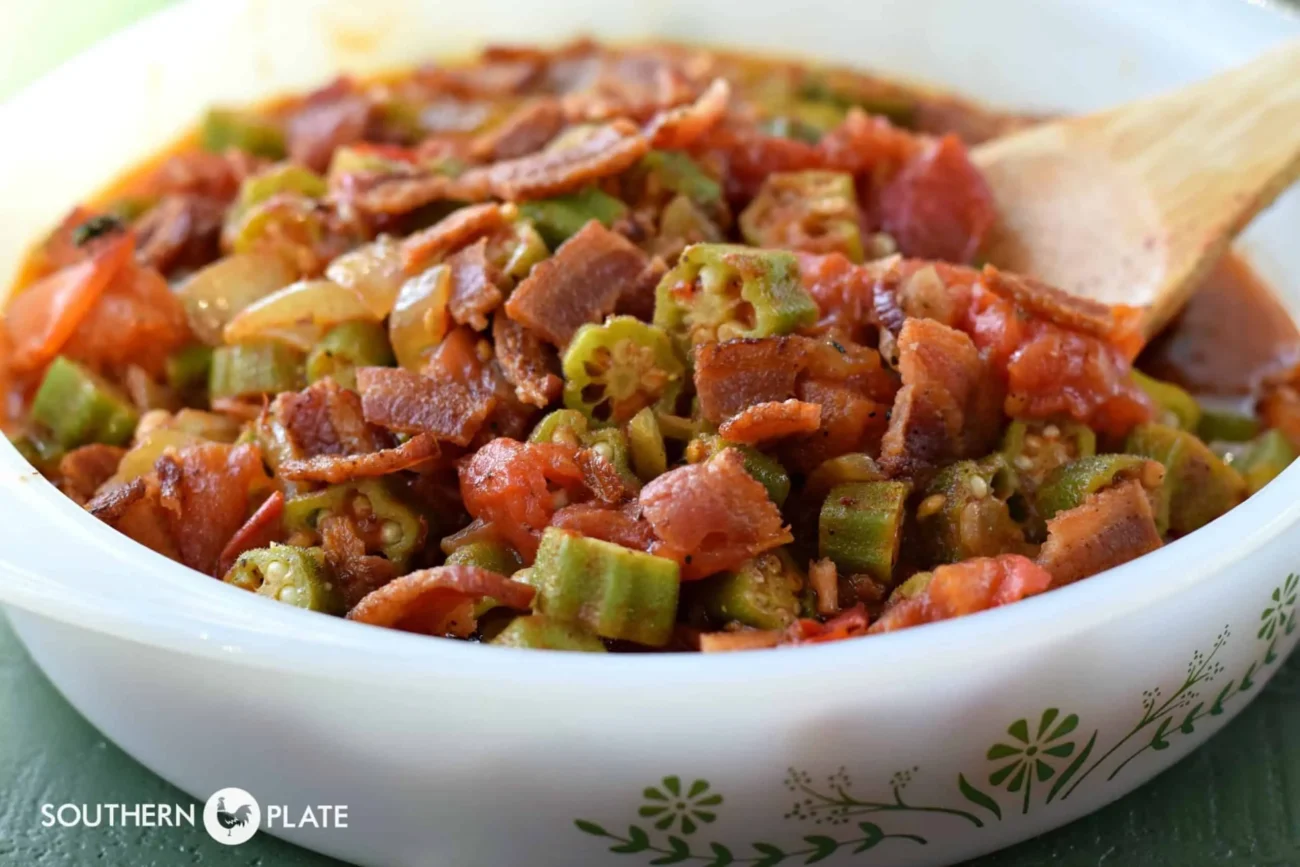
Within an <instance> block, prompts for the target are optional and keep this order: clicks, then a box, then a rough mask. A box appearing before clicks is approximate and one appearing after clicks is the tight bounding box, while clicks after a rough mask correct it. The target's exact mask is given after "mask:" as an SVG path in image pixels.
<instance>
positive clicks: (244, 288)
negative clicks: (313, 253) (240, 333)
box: [176, 253, 298, 346]
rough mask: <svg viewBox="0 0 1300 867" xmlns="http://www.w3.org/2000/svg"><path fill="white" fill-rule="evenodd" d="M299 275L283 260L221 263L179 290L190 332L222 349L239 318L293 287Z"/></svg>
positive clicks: (247, 258) (258, 257) (248, 258)
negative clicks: (225, 332)
mask: <svg viewBox="0 0 1300 867" xmlns="http://www.w3.org/2000/svg"><path fill="white" fill-rule="evenodd" d="M297 276H298V275H297V274H296V273H294V270H293V268H291V267H290V266H289V264H288V263H287V262H285V261H284V260H283V259H282V258H280V257H279V256H276V255H273V254H267V253H241V254H237V255H234V256H227V257H225V258H224V259H218V260H217V261H216V262H213V263H212V264H211V265H209V266H208V267H206V268H204V269H203V270H202V271H199V272H197V273H196V274H195V275H194V276H193V277H191V278H190V279H189V280H188V281H187V282H186V283H185V285H184V286H182V287H181V288H180V289H179V290H177V292H176V294H177V296H179V297H180V299H181V303H182V304H184V305H185V315H186V317H187V318H188V319H189V322H190V329H191V330H192V331H193V332H194V334H195V336H197V337H198V338H199V339H200V340H202V341H203V342H204V343H206V344H208V345H209V346H219V345H221V332H222V330H223V329H224V328H225V327H226V323H228V322H229V321H230V320H231V319H233V318H234V316H235V314H237V313H239V312H240V311H241V310H243V309H244V308H245V307H247V306H248V305H250V304H252V303H253V302H254V301H258V300H260V299H262V298H265V297H266V296H267V295H270V294H271V293H272V292H275V291H277V290H279V289H283V288H284V287H285V286H287V285H288V284H290V283H292V282H293V280H294V279H295V278H296V277H297Z"/></svg>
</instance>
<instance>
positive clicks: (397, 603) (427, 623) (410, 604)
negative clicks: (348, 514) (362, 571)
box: [348, 566, 537, 638]
mask: <svg viewBox="0 0 1300 867" xmlns="http://www.w3.org/2000/svg"><path fill="white" fill-rule="evenodd" d="M536 592H537V591H536V590H535V589H534V588H532V587H530V586H529V585H527V584H524V583H521V582H519V581H511V580H510V579H509V578H507V577H505V576H504V575H498V574H497V573H495V572H489V571H488V570H486V569H480V568H478V567H477V566H439V567H438V568H436V569H423V570H421V571H419V572H412V573H410V574H409V575H403V576H402V577H401V578H398V579H396V580H394V581H392V582H390V583H388V584H386V585H385V586H383V587H381V588H380V589H378V590H375V591H373V592H371V593H370V594H368V595H367V596H366V597H365V598H364V599H362V600H361V601H360V602H358V603H357V605H356V606H355V607H354V608H353V609H352V610H351V611H349V612H348V619H349V620H353V621H356V622H357V623H369V624H370V625H371V626H386V627H388V628H390V629H401V630H403V631H405V632H418V633H420V634H421V635H447V634H448V633H454V634H455V635H456V636H457V637H461V638H464V637H468V635H469V634H470V633H472V632H473V630H474V618H473V614H472V612H469V613H468V614H467V612H466V611H465V610H464V609H465V608H467V607H469V605H470V604H472V603H474V602H478V601H480V600H482V599H485V598H487V597H489V596H490V597H491V598H493V599H495V600H496V601H497V602H499V603H500V604H502V605H504V606H506V607H507V608H515V609H518V610H527V609H528V607H529V606H530V605H531V604H532V601H533V596H534V595H535V594H536ZM466 621H468V622H466Z"/></svg>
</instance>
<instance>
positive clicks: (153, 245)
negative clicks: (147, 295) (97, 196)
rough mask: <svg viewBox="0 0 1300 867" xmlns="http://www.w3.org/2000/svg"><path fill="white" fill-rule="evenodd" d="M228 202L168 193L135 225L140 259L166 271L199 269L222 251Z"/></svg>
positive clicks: (164, 272) (145, 263)
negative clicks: (222, 228) (222, 236)
mask: <svg viewBox="0 0 1300 867" xmlns="http://www.w3.org/2000/svg"><path fill="white" fill-rule="evenodd" d="M225 214H226V203H225V202H224V201H222V200H220V199H214V198H210V197H208V196H196V195H192V194H190V195H185V194H182V195H170V196H164V197H163V198H162V200H161V201H159V202H158V204H156V205H154V206H153V207H152V208H150V209H149V210H148V211H146V212H145V213H144V215H143V216H141V217H140V219H139V220H137V221H136V222H135V225H134V226H133V227H132V228H133V229H134V231H135V234H136V239H137V243H138V245H139V249H138V250H137V251H136V254H135V256H136V261H138V262H139V263H140V264H142V265H145V266H147V267H150V268H156V269H157V270H158V271H160V272H162V273H163V274H167V273H170V272H171V271H172V270H173V269H190V270H193V269H196V268H201V267H203V266H204V265H207V264H208V263H209V262H212V261H214V260H215V259H216V258H217V257H218V256H220V255H221V226H222V222H223V221H224V219H225Z"/></svg>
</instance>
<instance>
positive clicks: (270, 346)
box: [208, 340, 303, 399]
mask: <svg viewBox="0 0 1300 867" xmlns="http://www.w3.org/2000/svg"><path fill="white" fill-rule="evenodd" d="M302 387H303V354H302V353H301V352H299V351H298V350H296V349H294V348H293V347H291V346H288V345H286V344H284V343H281V342H279V341H278V340H250V341H247V342H245V343H236V344H234V345H233V346H221V347H218V348H217V349H215V350H213V352H212V369H211V370H210V371H209V374H208V394H209V396H211V397H212V398H213V399H217V398H240V397H257V396H260V395H264V394H279V393H280V392H282V391H297V390H298V389H300V388H302Z"/></svg>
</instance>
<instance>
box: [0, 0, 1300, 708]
mask: <svg viewBox="0 0 1300 867" xmlns="http://www.w3.org/2000/svg"><path fill="white" fill-rule="evenodd" d="M205 2H208V0H187V2H182V3H178V4H176V5H175V6H171V7H168V8H165V9H162V10H160V11H158V12H155V13H154V14H152V15H149V16H147V17H145V18H143V19H141V20H139V21H137V22H135V23H134V24H132V25H130V26H128V27H127V28H124V29H123V30H121V31H119V32H117V33H115V34H113V35H112V36H110V37H108V38H107V39H105V40H103V41H102V42H100V43H98V44H96V45H95V46H93V47H92V48H90V49H89V50H87V51H86V52H83V53H82V54H79V55H77V56H76V57H74V58H72V59H71V60H69V61H68V62H66V63H65V64H63V65H61V66H60V67H58V68H57V69H55V70H54V71H53V72H51V73H49V74H47V75H46V76H44V77H43V78H41V79H39V80H38V81H37V82H35V83H34V84H32V85H30V86H28V87H27V88H25V89H24V90H22V91H20V92H19V93H18V94H17V95H15V96H14V97H12V98H11V99H10V100H8V101H7V102H5V103H4V104H0V127H5V128H15V127H14V122H15V121H16V119H17V118H20V117H22V116H24V115H28V116H30V114H31V113H32V112H33V109H34V108H35V107H36V106H38V105H40V104H41V100H42V97H43V95H44V94H45V93H46V92H47V91H48V92H52V91H53V88H54V84H53V82H56V81H57V80H62V79H68V78H71V79H81V78H85V77H86V76H87V75H88V74H90V71H91V70H92V69H93V68H94V66H95V65H96V63H97V62H100V59H101V58H105V57H114V56H117V55H119V54H121V53H122V50H123V47H124V46H127V45H130V44H134V43H140V42H141V41H142V40H147V39H148V38H150V35H151V34H152V33H153V32H155V31H159V32H161V31H163V30H164V29H168V28H170V27H173V26H174V25H173V24H172V20H173V19H176V20H177V21H182V20H184V17H185V15H186V14H187V13H188V11H189V10H190V9H191V8H193V7H197V6H199V5H202V4H204V3H205ZM1247 7H1254V8H1256V9H1259V8H1263V9H1265V10H1267V11H1269V12H1271V13H1277V15H1278V19H1279V20H1278V22H1277V23H1278V24H1285V28H1284V29H1285V30H1287V31H1289V32H1292V33H1300V14H1297V11H1296V10H1295V9H1292V8H1289V7H1286V6H1283V5H1282V4H1281V3H1279V2H1277V0H1238V2H1235V3H1233V4H1223V14H1225V15H1228V14H1234V13H1235V12H1236V11H1238V10H1240V9H1244V8H1247ZM976 98H978V95H976ZM7 122H8V123H7ZM34 476H35V477H34ZM20 510H30V512H23V514H26V515H28V519H29V520H33V519H34V520H44V521H45V522H46V523H45V524H44V525H43V527H44V530H45V532H46V533H47V534H48V535H49V536H51V537H52V536H53V535H56V534H59V533H61V532H63V531H66V534H67V537H68V539H67V541H66V545H67V549H66V550H63V551H61V552H60V556H64V557H71V558H72V559H73V560H80V561H81V566H80V568H81V569H83V570H84V569H85V566H86V564H89V563H92V562H96V563H101V562H102V563H103V564H107V565H108V571H109V573H110V574H111V575H112V577H113V578H114V579H115V580H114V581H113V582H112V584H111V587H112V590H113V593H111V594H110V593H106V592H104V589H103V586H109V585H103V586H97V585H95V584H91V583H89V582H88V581H87V580H86V577H85V575H84V574H82V575H73V576H61V577H60V578H58V579H55V580H51V579H50V578H49V577H48V575H46V574H42V572H41V565H40V563H39V560H40V556H39V554H38V553H37V552H34V551H31V550H29V549H30V548H32V547H34V546H32V545H30V544H29V545H26V546H23V545H22V544H21V543H18V544H15V542H16V541H17V540H18V539H19V538H20V536H19V535H18V534H16V533H14V532H13V531H12V530H11V529H10V528H8V527H7V526H6V525H5V522H2V521H0V540H6V539H7V540H9V541H8V543H7V544H5V545H3V546H0V606H7V605H12V606H16V607H18V608H22V609H25V610H28V611H31V612H33V613H36V614H38V615H41V616H44V617H47V618H50V619H52V620H56V621H60V622H63V623H67V624H70V625H73V626H76V627H78V628H82V629H89V630H93V631H96V632H100V633H107V634H110V635H113V636H116V637H119V638H122V639H124V640H127V641H131V642H136V643H142V644H148V645H153V646H161V647H165V648H167V649H170V650H173V651H176V652H180V653H187V654H195V655H202V656H208V657H217V658H221V659H225V660H227V661H229V662H230V663H233V664H240V665H249V666H255V667H259V668H272V669H295V670H298V671H300V672H301V671H303V670H304V669H308V670H309V671H312V672H313V673H316V674H319V673H320V672H321V671H327V672H328V673H329V676H330V677H331V678H348V679H363V678H364V679H371V678H373V677H374V676H375V672H376V665H375V659H376V658H382V660H383V670H384V672H385V674H386V675H388V676H392V675H393V674H411V673H418V674H422V675H426V676H427V675H428V674H429V672H430V671H431V670H436V671H437V673H438V678H441V679H446V678H474V679H481V678H482V677H484V676H485V675H487V676H492V677H494V678H497V679H498V681H499V682H509V681H525V680H526V681H531V682H541V683H550V684H558V683H561V682H567V683H579V684H592V685H595V686H596V687H597V688H599V684H600V680H599V679H598V677H591V676H592V675H597V676H598V675H600V674H602V673H606V672H608V671H610V670H611V668H612V667H613V666H620V667H621V666H627V667H628V670H629V671H635V673H636V674H638V675H640V676H643V677H649V678H653V679H654V680H655V681H656V682H666V683H672V684H674V685H681V686H688V685H694V686H704V685H712V684H719V683H723V682H726V683H732V682H735V681H737V680H741V681H751V680H759V679H761V680H769V679H773V678H779V679H786V680H789V679H793V678H803V677H806V676H807V675H808V674H809V673H810V672H813V671H819V670H823V669H824V668H826V667H834V666H835V665H836V664H837V663H848V662H849V661H850V660H851V661H852V664H853V665H855V666H861V665H862V664H864V663H866V664H870V663H871V661H872V660H879V661H881V662H884V661H885V660H896V659H899V658H906V659H908V660H909V665H908V666H906V667H904V666H898V665H879V666H877V669H878V670H879V672H880V676H881V679H882V685H883V684H884V683H886V682H889V681H895V680H901V679H903V678H905V679H906V680H908V681H913V680H915V679H916V678H917V677H918V676H920V675H923V674H924V673H925V672H926V670H927V669H929V670H933V671H939V670H947V669H951V668H952V667H954V666H962V667H969V666H972V665H978V664H979V662H980V661H982V660H983V659H985V658H990V657H993V656H1004V655H1006V654H1008V653H1014V652H1015V651H1016V650H1018V649H1021V648H1027V647H1032V646H1034V645H1038V644H1041V643H1043V642H1044V641H1047V640H1051V641H1063V640H1066V639H1068V637H1069V636H1072V635H1077V634H1080V633H1083V632H1085V631H1087V630H1090V629H1093V628H1095V627H1096V626H1098V625H1099V624H1101V623H1103V622H1106V621H1109V620H1113V619H1118V618H1121V617H1124V616H1127V615H1129V614H1132V613H1133V612H1135V611H1137V610H1139V609H1141V608H1145V607H1148V606H1150V605H1154V604H1157V603H1158V602H1160V601H1161V600H1163V599H1166V598H1168V597H1170V596H1172V595H1174V594H1177V593H1181V592H1184V591H1186V590H1187V589H1189V588H1191V587H1193V586H1196V585H1199V584H1202V583H1205V582H1208V581H1211V580H1214V579H1215V578H1220V579H1222V578H1223V577H1224V576H1223V575H1222V573H1223V571H1224V570H1225V568H1226V567H1228V566H1229V565H1230V564H1232V563H1234V562H1237V561H1240V560H1244V559H1245V558H1247V557H1249V556H1250V555H1251V554H1253V553H1254V552H1256V551H1258V550H1259V549H1260V548H1262V547H1263V546H1265V545H1266V544H1268V543H1269V542H1270V541H1272V540H1273V539H1275V538H1276V537H1277V536H1279V535H1281V534H1282V533H1284V532H1286V531H1288V530H1289V529H1291V528H1293V527H1294V526H1295V525H1296V524H1298V523H1300V462H1297V464H1296V465H1293V466H1291V467H1290V468H1288V469H1287V470H1286V471H1284V472H1283V473H1282V474H1281V475H1280V476H1279V477H1278V478H1277V479H1275V480H1274V481H1272V482H1271V483H1269V484H1268V485H1267V486H1266V487H1265V488H1264V489H1263V490H1262V491H1260V492H1259V493H1257V494H1255V495H1254V496H1252V497H1251V498H1250V499H1248V500H1247V501H1246V502H1245V503H1243V504H1241V505H1239V506H1238V507H1236V508H1235V509H1233V510H1232V511H1230V512H1228V513H1227V514H1225V515H1223V516H1221V517H1220V518H1218V519H1216V520H1215V521H1213V522H1211V523H1210V524H1209V525H1207V526H1206V527H1204V528H1202V529H1200V530H1198V531H1196V532H1195V533H1192V534H1190V535H1188V536H1187V537H1184V538H1182V539H1179V540H1176V541H1175V542H1172V543H1170V544H1168V545H1166V546H1164V547H1163V548H1161V549H1160V550H1157V551H1154V552H1152V553H1151V554H1147V555H1145V556H1144V557H1141V558H1139V559H1138V560H1135V561H1132V562H1130V563H1127V564H1124V565H1122V566H1119V567H1116V568H1114V569H1110V570H1107V571H1106V572H1103V573H1100V574H1098V575H1094V576H1092V577H1090V578H1088V579H1086V580H1083V581H1079V582H1076V583H1075V584H1072V585H1070V586H1068V587H1063V588H1060V589H1058V590H1054V591H1052V592H1050V593H1044V594H1041V595H1038V596H1035V597H1031V598H1029V599H1025V600H1022V601H1020V602H1017V603H1015V604H1013V605H1007V606H1002V607H1000V608H996V609H992V610H989V611H983V612H979V613H977V614H974V615H968V616H966V617H961V618H956V619H953V620H948V621H943V622H940V623H936V624H928V625H925V626H923V627H917V628H912V629H907V630H900V631H898V632H893V633H886V634H882V635H874V636H871V637H870V638H871V640H870V641H867V642H863V641H859V640H847V641H840V642H832V643H828V644H821V645H814V646H805V647H800V648H793V649H792V648H781V649H775V650H768V651H766V652H747V653H724V654H708V655H707V656H708V657H710V658H709V659H708V660H707V661H702V660H701V659H700V656H699V655H698V654H690V653H642V654H617V655H605V654H581V653H561V652H545V651H540V652H542V653H545V657H544V658H545V661H546V662H545V664H544V665H526V666H520V665H518V664H517V663H518V661H519V660H520V659H522V658H523V657H521V656H520V655H521V654H530V655H533V656H534V657H535V656H536V654H538V653H539V651H537V650H525V649H519V648H504V647H495V646H484V645H480V644H477V643H470V642H462V641H447V640H441V641H440V640H431V639H430V638H429V637H428V636H422V635H415V634H410V633H404V632H400V631H397V630H392V629H383V628H379V627H369V626H365V625H362V624H355V623H352V622H349V621H346V620H344V619H342V618H337V617H331V616H320V615H319V614H316V613H314V612H309V611H303V610H300V609H296V608H293V607H291V606H287V605H277V604H270V601H269V600H266V599H261V598H257V597H255V596H254V595H252V594H249V593H246V592H243V591H240V590H238V589H237V588H234V587H228V586H226V585H224V584H222V583H221V582H220V581H216V580H215V579H209V580H207V581H204V580H201V579H202V578H204V577H206V576H202V575H201V574H199V573H196V572H194V571H193V570H191V569H189V568H187V567H185V566H183V565H181V564H180V563H176V562H174V561H172V560H169V559H167V558H166V557H163V556H162V555H160V554H157V553H156V552H153V551H151V550H149V549H148V548H145V547H144V546H143V545H140V544H139V543H137V542H135V541H134V540H132V539H130V538H129V537H126V536H124V535H122V534H120V533H118V532H117V531H116V530H113V529H112V528H110V527H108V526H107V525H105V524H102V523H101V522H99V521H97V520H95V519H94V518H93V517H91V516H90V515H89V514H87V513H86V512H85V511H84V510H82V509H81V508H80V507H78V506H77V505H76V504H75V503H73V502H72V501H71V500H69V499H67V498H66V497H65V496H64V495H63V494H62V493H61V492H60V491H58V490H57V488H55V487H54V486H53V485H52V484H50V483H49V482H48V481H46V480H44V479H43V478H41V477H39V475H38V474H35V473H34V470H33V468H32V467H31V466H30V465H29V464H28V463H27V462H26V461H25V460H24V459H23V458H22V457H21V456H20V455H19V454H18V452H17V451H16V450H15V449H14V448H13V447H12V446H11V445H10V444H9V443H8V441H7V440H6V441H4V442H3V444H0V514H8V513H11V512H12V513H14V514H19V511H20ZM1223 540H1231V541H1230V543H1228V544H1223ZM64 544H65V542H64V540H63V539H60V546H61V547H62V546H64ZM96 558H102V559H100V560H96ZM1144 573H1149V574H1154V575H1155V576H1156V580H1150V579H1148V580H1145V581H1144V580H1141V577H1140V576H1142V575H1143V574H1144ZM128 575H129V578H128ZM196 576H197V577H198V578H199V579H200V580H195V579H196ZM140 578H145V579H148V581H149V582H157V583H155V584H150V583H146V582H144V581H141V580H139V579H140ZM95 580H96V581H101V580H102V579H100V578H96V579H95ZM96 591H97V592H96ZM151 591H154V592H151ZM158 595H161V596H162V599H161V601H160V600H159V599H158V598H155V597H156V596H158ZM286 635H289V636H291V639H290V640H288V641H286V640H285V636H286ZM995 635H996V636H997V640H996V641H990V640H989V638H990V637H992V636H995ZM918 642H924V645H921V644H919V643H918ZM289 648H292V650H289ZM792 651H793V652H792ZM946 651H952V652H946ZM607 656H613V657H614V658H615V660H616V661H610V660H609V659H606V657H607ZM446 663H450V665H447V664H446ZM435 666H436V667H435ZM429 680H433V679H429Z"/></svg>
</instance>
